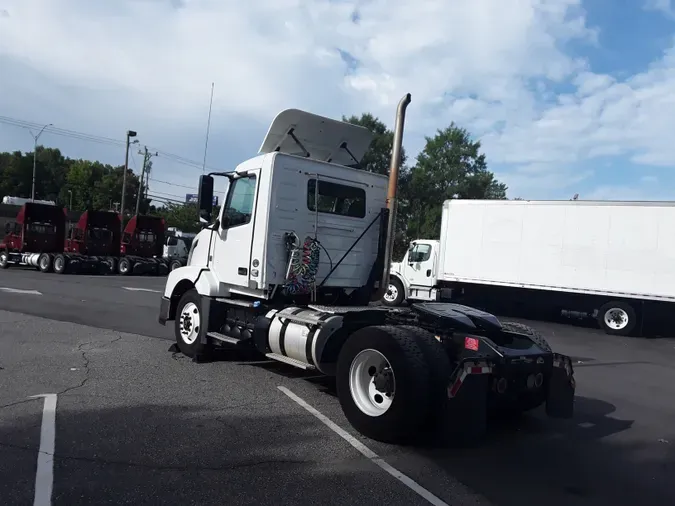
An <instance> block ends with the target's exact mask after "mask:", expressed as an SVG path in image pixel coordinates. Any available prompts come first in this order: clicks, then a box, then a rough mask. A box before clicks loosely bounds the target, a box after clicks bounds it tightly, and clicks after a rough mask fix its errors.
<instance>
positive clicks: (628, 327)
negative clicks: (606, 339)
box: [598, 300, 637, 336]
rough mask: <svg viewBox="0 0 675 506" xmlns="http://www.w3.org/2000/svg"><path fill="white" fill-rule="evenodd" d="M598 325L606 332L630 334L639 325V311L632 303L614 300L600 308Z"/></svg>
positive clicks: (616, 334)
mask: <svg viewBox="0 0 675 506" xmlns="http://www.w3.org/2000/svg"><path fill="white" fill-rule="evenodd" d="M598 325H599V326H600V328H601V329H602V330H604V331H605V333H606V334H611V335H615V336H629V335H631V334H632V332H633V330H635V327H636V325H637V312H636V311H635V309H634V308H633V306H631V305H630V304H628V303H626V302H623V301H619V300H613V301H610V302H608V303H607V304H604V305H603V306H602V307H601V308H600V309H599V310H598Z"/></svg>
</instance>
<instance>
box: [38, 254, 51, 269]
mask: <svg viewBox="0 0 675 506" xmlns="http://www.w3.org/2000/svg"><path fill="white" fill-rule="evenodd" d="M38 268H39V269H40V271H41V272H50V271H51V270H52V256H51V255H50V254H49V253H42V255H40V258H39V259H38Z"/></svg>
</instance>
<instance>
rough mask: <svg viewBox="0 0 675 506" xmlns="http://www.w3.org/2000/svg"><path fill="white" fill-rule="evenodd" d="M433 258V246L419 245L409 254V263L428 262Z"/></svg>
mask: <svg viewBox="0 0 675 506" xmlns="http://www.w3.org/2000/svg"><path fill="white" fill-rule="evenodd" d="M429 258H431V245H429V244H417V245H415V246H413V247H412V249H411V250H410V253H409V254H408V262H411V263H412V262H426V261H427V260H429Z"/></svg>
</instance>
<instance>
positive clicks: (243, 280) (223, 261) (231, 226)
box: [212, 170, 260, 288]
mask: <svg viewBox="0 0 675 506" xmlns="http://www.w3.org/2000/svg"><path fill="white" fill-rule="evenodd" d="M259 175H260V170H249V171H248V172H247V173H246V175H245V176H243V177H240V178H237V179H235V180H234V181H232V182H231V183H230V187H229V189H228V192H227V197H226V199H225V203H224V204H223V210H222V212H221V220H220V226H219V227H218V233H217V236H216V237H214V239H215V238H217V240H215V241H214V242H215V243H216V244H215V247H214V249H213V259H212V262H213V268H214V270H215V272H216V273H217V276H218V279H219V280H220V281H221V282H222V283H226V284H228V285H234V286H237V287H241V288H248V287H249V279H250V275H251V273H250V263H251V248H252V242H253V241H252V239H253V230H254V227H255V208H256V201H257V193H258V182H259Z"/></svg>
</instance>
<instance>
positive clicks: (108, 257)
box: [0, 202, 184, 276]
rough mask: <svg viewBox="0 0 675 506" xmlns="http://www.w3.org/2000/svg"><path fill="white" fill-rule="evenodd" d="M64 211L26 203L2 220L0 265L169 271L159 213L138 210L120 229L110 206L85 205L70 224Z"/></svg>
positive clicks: (100, 271)
mask: <svg viewBox="0 0 675 506" xmlns="http://www.w3.org/2000/svg"><path fill="white" fill-rule="evenodd" d="M66 215H67V213H66V210H65V209H62V208H60V207H58V206H56V205H52V204H49V203H38V202H26V203H24V204H23V205H22V206H21V208H20V210H19V212H18V213H17V216H16V219H15V221H14V222H10V223H7V224H6V226H5V237H4V239H2V241H0V268H1V269H7V268H8V267H10V266H11V265H19V266H28V267H35V268H37V269H39V270H40V271H42V272H55V273H57V274H65V273H72V274H75V273H95V274H117V273H119V274H121V275H124V276H126V275H131V274H135V275H141V274H150V275H159V276H162V275H166V274H167V273H168V271H169V259H167V258H164V256H163V249H164V246H165V223H164V220H163V219H162V218H159V217H156V216H145V215H136V216H133V217H132V218H131V219H130V220H129V222H128V223H127V224H126V226H125V227H124V230H122V223H121V221H120V216H119V215H118V214H117V213H115V212H112V211H92V210H88V211H85V212H84V213H82V215H81V216H80V217H79V219H78V220H77V222H75V223H74V224H72V225H71V226H68V222H67V217H66ZM182 261H184V260H182V259H181V262H182ZM174 268H175V266H174Z"/></svg>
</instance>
